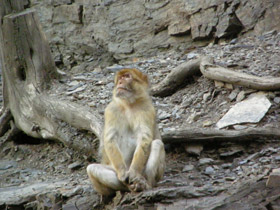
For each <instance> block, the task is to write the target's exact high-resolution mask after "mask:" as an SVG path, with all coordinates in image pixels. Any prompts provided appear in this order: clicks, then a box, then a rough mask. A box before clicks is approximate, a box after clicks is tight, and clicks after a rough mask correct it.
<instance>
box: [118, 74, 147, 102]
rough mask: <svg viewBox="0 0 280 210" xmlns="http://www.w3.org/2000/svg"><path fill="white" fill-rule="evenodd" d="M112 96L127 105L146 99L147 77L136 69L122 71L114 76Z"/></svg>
mask: <svg viewBox="0 0 280 210" xmlns="http://www.w3.org/2000/svg"><path fill="white" fill-rule="evenodd" d="M113 94H114V97H118V98H120V99H122V100H125V101H127V102H129V103H134V102H135V101H136V100H137V99H140V98H146V97H147V94H148V77H147V76H146V75H145V74H143V73H141V72H140V71H139V70H137V69H123V70H121V71H119V72H118V73H117V74H116V77H115V88H114V92H113Z"/></svg>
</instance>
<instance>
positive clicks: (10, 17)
mask: <svg viewBox="0 0 280 210" xmlns="http://www.w3.org/2000/svg"><path fill="white" fill-rule="evenodd" d="M28 6H29V4H28V1H24V0H14V1H8V0H2V1H1V2H0V24H1V25H0V58H1V64H2V77H3V107H2V111H1V117H0V123H1V124H0V136H3V135H4V134H5V133H6V132H7V131H9V130H10V131H11V130H12V131H23V132H24V133H26V134H27V135H29V136H32V137H34V138H40V139H50V140H57V141H60V142H62V143H63V144H65V145H66V146H69V147H72V148H75V149H78V150H81V151H83V153H84V154H89V155H95V154H96V150H94V148H96V147H94V146H96V144H97V139H99V138H100V136H101V130H102V123H101V117H100V115H99V114H98V113H96V112H95V111H93V110H90V109H89V108H88V107H82V106H80V105H78V104H75V103H71V102H69V101H63V100H60V99H59V98H56V97H54V96H52V95H53V94H49V91H50V90H51V87H52V84H53V82H54V81H55V80H58V79H59V78H60V77H61V76H60V75H59V74H58V72H57V70H56V67H55V64H54V61H53V59H52V57H51V52H50V48H49V45H48V42H47V40H46V37H45V35H44V34H43V32H42V29H41V26H40V24H39V21H38V17H37V15H36V12H35V11H34V10H32V9H26V8H27V7H28ZM81 130H87V132H80V131H81ZM10 133H13V134H14V133H15V132H10ZM93 134H94V135H93ZM96 137H97V138H96Z"/></svg>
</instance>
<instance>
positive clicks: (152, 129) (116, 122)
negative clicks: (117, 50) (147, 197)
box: [87, 69, 165, 196]
mask: <svg viewBox="0 0 280 210" xmlns="http://www.w3.org/2000/svg"><path fill="white" fill-rule="evenodd" d="M104 118H105V123H104V130H103V138H102V139H101V142H100V148H99V150H100V152H101V163H100V164H99V163H94V164H90V165H88V166H87V174H88V176H89V179H90V181H91V183H92V184H93V187H94V188H95V190H96V192H97V193H99V194H100V195H102V196H112V195H114V194H115V193H116V191H122V192H125V191H127V192H129V191H130V192H139V191H143V190H147V189H151V188H152V187H154V186H155V185H156V183H157V182H158V181H159V180H160V179H161V178H162V176H163V173H164V170H165V149H164V144H163V142H162V139H161V136H160V133H159V129H158V125H157V123H156V111H155V108H154V106H153V104H152V100H151V97H150V95H149V81H148V77H147V75H145V74H143V73H142V72H140V71H139V70H138V69H122V70H120V71H119V72H117V73H116V76H115V79H114V89H113V97H112V101H111V102H110V103H109V104H108V106H107V107H106V109H105V112H104Z"/></svg>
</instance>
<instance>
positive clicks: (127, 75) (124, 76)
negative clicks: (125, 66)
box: [122, 74, 130, 78]
mask: <svg viewBox="0 0 280 210" xmlns="http://www.w3.org/2000/svg"><path fill="white" fill-rule="evenodd" d="M122 77H123V78H130V74H123V75H122Z"/></svg>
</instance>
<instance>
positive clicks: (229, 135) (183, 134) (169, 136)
mask: <svg viewBox="0 0 280 210" xmlns="http://www.w3.org/2000/svg"><path fill="white" fill-rule="evenodd" d="M263 138H267V139H273V140H274V139H275V140H277V139H280V130H279V129H278V128H249V129H244V130H240V131H236V130H216V129H201V128H188V129H184V130H175V131H171V132H166V133H164V134H163V135H162V139H163V142H164V143H166V144H171V143H188V142H200V143H209V142H211V141H215V142H224V141H227V142H228V141H232V142H243V141H255V140H256V139H263Z"/></svg>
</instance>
